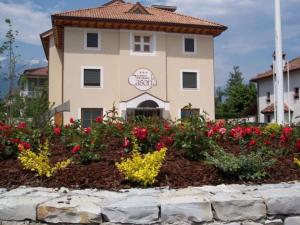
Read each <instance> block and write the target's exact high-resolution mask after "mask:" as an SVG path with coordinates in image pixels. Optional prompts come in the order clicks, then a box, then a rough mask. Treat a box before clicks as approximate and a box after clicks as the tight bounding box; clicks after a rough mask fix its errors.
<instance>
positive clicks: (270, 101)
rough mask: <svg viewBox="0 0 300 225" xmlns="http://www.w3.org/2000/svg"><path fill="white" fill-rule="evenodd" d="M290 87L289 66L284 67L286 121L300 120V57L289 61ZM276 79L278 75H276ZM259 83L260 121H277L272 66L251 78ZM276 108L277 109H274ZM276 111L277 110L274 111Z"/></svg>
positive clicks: (296, 121)
mask: <svg viewBox="0 0 300 225" xmlns="http://www.w3.org/2000/svg"><path fill="white" fill-rule="evenodd" d="M289 71H290V77H289V80H290V82H289V83H290V87H289V89H288V76H287V74H288V73H287V67H285V68H284V103H285V107H284V108H285V109H284V110H285V122H286V123H288V122H289V118H290V121H291V122H292V123H299V122H300V99H299V88H300V57H298V58H295V59H293V60H291V61H290V62H289ZM275 79H276V75H275ZM251 81H252V82H256V83H257V91H258V93H257V96H258V122H260V123H274V122H276V111H275V110H276V107H274V102H275V101H274V100H275V98H274V85H273V70H272V68H271V69H270V70H268V71H266V72H264V73H261V74H258V75H256V76H255V77H254V78H252V79H251ZM275 95H276V91H275ZM274 109H275V110H274ZM274 111H275V112H274ZM289 113H290V115H289Z"/></svg>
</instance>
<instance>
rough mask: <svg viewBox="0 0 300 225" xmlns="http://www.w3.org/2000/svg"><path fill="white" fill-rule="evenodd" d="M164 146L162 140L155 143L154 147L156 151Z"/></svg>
mask: <svg viewBox="0 0 300 225" xmlns="http://www.w3.org/2000/svg"><path fill="white" fill-rule="evenodd" d="M164 147H166V146H165V144H164V143H162V142H158V143H157V144H156V145H155V149H156V150H157V151H159V150H161V149H162V148H164Z"/></svg>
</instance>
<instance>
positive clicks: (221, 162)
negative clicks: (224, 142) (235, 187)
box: [205, 144, 275, 180]
mask: <svg viewBox="0 0 300 225" xmlns="http://www.w3.org/2000/svg"><path fill="white" fill-rule="evenodd" d="M212 146H213V152H212V154H208V153H205V156H206V161H207V163H208V164H211V165H214V166H215V167H217V168H218V169H219V170H220V171H222V172H223V173H224V174H226V175H230V176H234V177H238V178H239V179H240V180H257V179H262V178H264V177H266V176H267V175H268V174H267V172H266V169H267V168H269V167H270V166H272V165H273V164H274V163H275V159H274V158H272V155H271V154H270V150H268V149H266V148H264V147H262V148H261V149H259V150H257V151H252V152H250V153H248V154H247V153H244V152H242V153H240V154H239V155H234V154H232V153H228V152H226V151H225V150H224V149H223V148H221V147H220V146H218V145H216V144H212Z"/></svg>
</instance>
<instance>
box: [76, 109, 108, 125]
mask: <svg viewBox="0 0 300 225" xmlns="http://www.w3.org/2000/svg"><path fill="white" fill-rule="evenodd" d="M98 116H103V109H102V108H82V109H81V123H82V126H83V127H91V126H92V123H93V122H94V121H95V119H96V118H97V117H98Z"/></svg>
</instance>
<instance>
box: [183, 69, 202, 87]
mask: <svg viewBox="0 0 300 225" xmlns="http://www.w3.org/2000/svg"><path fill="white" fill-rule="evenodd" d="M185 72H186V73H196V74H197V88H184V87H183V73H185ZM180 89H181V90H182V91H199V90H200V72H199V70H190V69H183V70H180Z"/></svg>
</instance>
